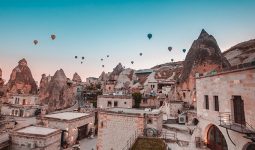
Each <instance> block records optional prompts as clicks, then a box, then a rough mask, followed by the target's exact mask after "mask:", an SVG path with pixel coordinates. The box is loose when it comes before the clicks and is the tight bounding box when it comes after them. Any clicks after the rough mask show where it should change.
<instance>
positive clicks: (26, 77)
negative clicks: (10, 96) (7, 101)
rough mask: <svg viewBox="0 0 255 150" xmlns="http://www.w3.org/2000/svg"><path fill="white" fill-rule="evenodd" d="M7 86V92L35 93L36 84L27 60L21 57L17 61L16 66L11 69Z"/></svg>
mask: <svg viewBox="0 0 255 150" xmlns="http://www.w3.org/2000/svg"><path fill="white" fill-rule="evenodd" d="M7 87H8V91H9V93H24V94H36V93H37V85H36V83H35V80H34V78H33V76H32V73H31V71H30V69H29V67H28V65H27V61H26V60H25V59H24V58H23V59H21V60H20V61H19V62H18V66H17V67H15V68H14V69H13V70H12V73H11V76H10V80H9V82H8V83H7Z"/></svg>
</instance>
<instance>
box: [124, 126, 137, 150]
mask: <svg viewBox="0 0 255 150" xmlns="http://www.w3.org/2000/svg"><path fill="white" fill-rule="evenodd" d="M138 136H139V131H138V130H136V131H135V133H134V134H133V135H131V136H130V137H129V139H128V141H127V144H126V145H125V146H124V147H123V148H122V150H130V149H131V148H132V146H133V144H134V143H135V141H136V139H137V138H138Z"/></svg>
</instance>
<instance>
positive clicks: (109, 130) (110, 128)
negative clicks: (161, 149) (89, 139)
mask: <svg viewBox="0 0 255 150" xmlns="http://www.w3.org/2000/svg"><path fill="white" fill-rule="evenodd" d="M98 121H99V122H98V123H99V125H98V140H97V149H98V150H121V149H123V148H124V147H125V146H126V145H127V142H128V140H129V139H130V138H131V137H134V136H135V135H143V134H147V131H149V133H151V135H150V136H156V135H157V134H160V133H161V130H162V113H161V112H160V111H159V110H152V111H145V110H141V109H128V108H111V109H107V110H101V111H99V113H98Z"/></svg>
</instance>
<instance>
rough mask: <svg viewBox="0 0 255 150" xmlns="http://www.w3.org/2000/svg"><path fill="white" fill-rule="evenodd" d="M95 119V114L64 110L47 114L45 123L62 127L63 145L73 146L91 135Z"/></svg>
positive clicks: (54, 126) (53, 126)
mask: <svg viewBox="0 0 255 150" xmlns="http://www.w3.org/2000/svg"><path fill="white" fill-rule="evenodd" d="M94 120H95V116H94V114H87V113H76V112H63V113H57V114H49V115H46V116H45V117H44V125H45V126H46V127H50V128H57V129H60V130H61V131H62V137H61V139H62V141H61V144H62V146H71V145H73V144H75V143H76V141H77V140H81V139H83V138H85V137H87V136H88V135H89V131H90V129H92V128H94Z"/></svg>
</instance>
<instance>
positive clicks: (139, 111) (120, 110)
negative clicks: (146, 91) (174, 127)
mask: <svg viewBox="0 0 255 150" xmlns="http://www.w3.org/2000/svg"><path fill="white" fill-rule="evenodd" d="M106 111H107V112H117V113H127V114H144V113H146V114H160V110H159V109H154V110H153V109H152V110H151V111H146V110H145V109H135V108H116V107H115V108H109V109H107V110H106Z"/></svg>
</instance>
